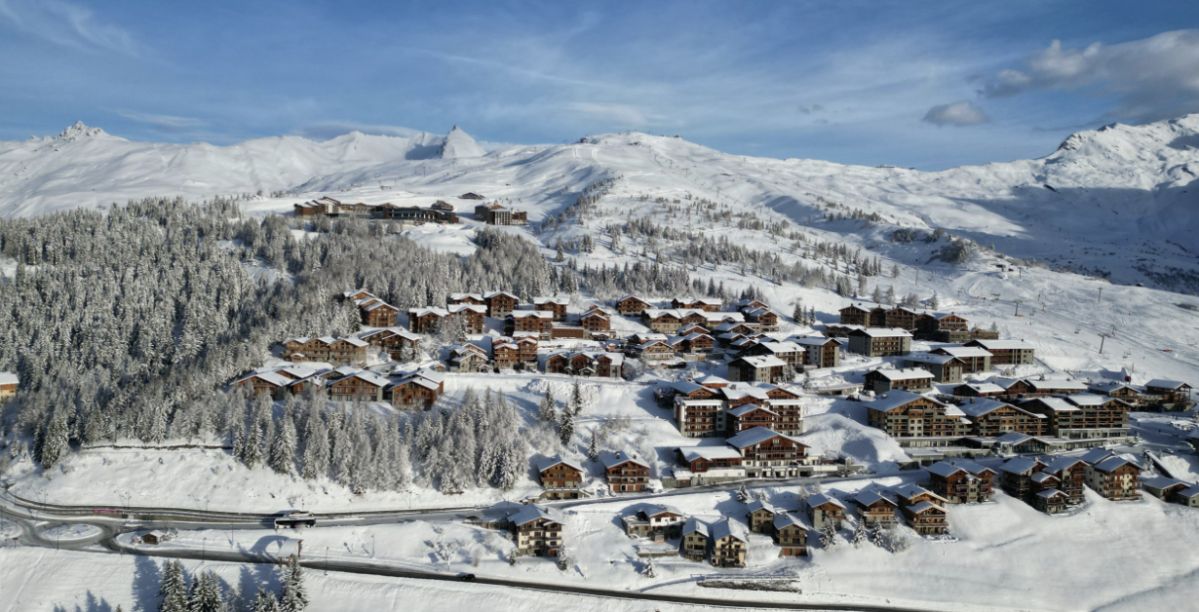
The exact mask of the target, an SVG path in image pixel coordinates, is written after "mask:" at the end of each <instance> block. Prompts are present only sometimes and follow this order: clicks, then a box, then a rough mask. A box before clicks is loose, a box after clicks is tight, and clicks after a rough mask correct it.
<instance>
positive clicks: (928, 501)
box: [895, 485, 949, 535]
mask: <svg viewBox="0 0 1199 612" xmlns="http://www.w3.org/2000/svg"><path fill="white" fill-rule="evenodd" d="M895 496H896V498H897V499H898V500H899V509H900V512H902V513H903V516H904V518H906V519H907V521H908V525H909V526H911V528H912V529H913V530H915V532H916V533H918V534H920V535H944V534H946V533H949V523H948V522H947V521H946V518H947V513H946V511H945V505H946V504H948V503H949V500H947V499H945V498H944V497H941V496H940V495H937V494H936V493H933V492H932V491H929V490H927V489H924V488H921V487H918V486H916V485H911V486H907V487H900V488H898V489H895Z"/></svg>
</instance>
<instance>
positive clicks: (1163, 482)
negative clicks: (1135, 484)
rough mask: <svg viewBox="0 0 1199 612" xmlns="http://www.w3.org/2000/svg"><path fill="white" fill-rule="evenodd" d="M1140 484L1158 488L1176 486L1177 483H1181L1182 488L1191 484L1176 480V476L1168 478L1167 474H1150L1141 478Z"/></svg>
mask: <svg viewBox="0 0 1199 612" xmlns="http://www.w3.org/2000/svg"><path fill="white" fill-rule="evenodd" d="M1141 485H1142V486H1144V487H1146V488H1154V489H1158V490H1161V489H1165V488H1168V487H1177V486H1178V485H1182V486H1183V487H1184V488H1185V487H1189V486H1191V485H1189V484H1187V483H1186V482H1183V481H1181V480H1178V479H1177V478H1170V477H1169V476H1150V477H1149V478H1142V479H1141Z"/></svg>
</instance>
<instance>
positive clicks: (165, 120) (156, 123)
mask: <svg viewBox="0 0 1199 612" xmlns="http://www.w3.org/2000/svg"><path fill="white" fill-rule="evenodd" d="M117 114H118V115H120V116H122V117H124V118H126V119H129V120H132V121H136V122H138V123H144V124H146V125H149V126H151V127H153V128H155V129H158V130H160V131H164V132H175V131H183V130H190V129H194V128H199V127H204V126H205V125H207V122H205V121H203V120H201V119H196V118H194V117H176V116H174V115H156V114H153V113H142V112H138V111H117Z"/></svg>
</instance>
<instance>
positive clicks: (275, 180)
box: [0, 115, 1199, 293]
mask: <svg viewBox="0 0 1199 612" xmlns="http://www.w3.org/2000/svg"><path fill="white" fill-rule="evenodd" d="M1197 146H1199V115H1189V116H1185V117H1182V118H1179V119H1175V120H1171V121H1163V122H1159V123H1154V124H1149V125H1144V126H1135V127H1133V126H1120V125H1117V126H1112V127H1106V128H1103V129H1100V130H1096V131H1087V132H1080V133H1078V134H1075V135H1073V136H1071V137H1070V138H1068V139H1067V140H1066V141H1065V142H1064V143H1063V144H1062V145H1061V147H1060V148H1059V149H1058V150H1057V151H1054V152H1053V153H1051V154H1049V155H1047V156H1046V157H1043V158H1041V159H1036V160H1023V161H1014V162H1009V163H994V164H987V165H984V166H969V167H961V168H954V169H950V170H945V171H941V172H920V171H916V170H905V169H901V168H893V167H880V168H875V167H864V166H846V165H840V164H833V163H829V162H823V161H818V160H796V159H789V160H777V159H767V158H753V157H745V156H736V155H728V154H724V153H720V152H718V151H714V150H712V149H708V148H706V147H702V146H699V145H696V144H693V143H690V142H687V141H685V140H682V139H679V138H668V137H661V136H651V135H647V134H640V133H627V134H606V135H601V136H596V137H589V138H584V139H582V140H581V141H579V142H578V143H576V144H569V145H556V146H525V147H511V148H508V149H504V150H502V151H497V152H495V153H493V154H491V155H483V153H484V150H483V149H482V147H480V146H479V145H478V144H477V143H476V142H475V141H474V140H473V139H471V138H470V136H468V135H467V134H466V133H465V132H463V131H462V130H461V129H460V128H458V127H457V126H455V127H454V129H453V130H452V131H451V132H450V133H449V134H448V135H447V136H445V137H438V136H433V135H430V134H426V133H416V134H414V135H412V136H410V137H407V138H393V137H384V136H366V135H363V134H359V133H352V134H348V135H345V136H341V137H339V138H336V139H333V140H329V141H326V142H321V143H317V142H312V141H308V140H305V139H302V138H297V137H282V138H266V139H261V140H253V141H248V142H245V143H242V144H238V145H233V146H230V147H213V146H211V145H207V144H191V145H163V144H151V143H132V142H128V141H125V140H122V139H119V138H115V137H112V136H109V135H107V134H105V133H104V132H103V131H100V130H96V129H94V128H86V127H84V126H82V125H76V126H73V127H72V128H70V129H68V130H67V131H66V132H64V133H63V134H62V135H60V136H59V137H56V138H46V139H33V140H30V141H26V142H22V143H0V215H6V216H26V215H32V214H39V213H42V212H47V211H52V210H59V209H64V208H72V207H78V206H98V205H102V204H107V203H110V202H112V201H123V200H125V199H128V198H136V197H144V196H149V195H183V196H186V197H191V198H199V197H206V196H211V195H214V194H221V193H233V192H242V193H245V192H255V191H257V190H258V189H264V190H267V191H273V190H289V191H291V192H293V193H295V194H296V195H297V196H298V197H307V196H309V195H318V194H319V195H327V194H332V193H341V194H342V195H343V196H344V197H353V198H362V199H365V200H367V201H370V200H369V198H370V197H371V195H372V194H371V193H370V192H369V189H364V188H365V187H366V186H376V185H384V184H385V185H387V186H388V187H389V189H390V191H387V192H383V193H380V194H376V195H378V198H376V199H377V201H388V200H394V199H396V198H397V197H400V194H397V193H396V191H395V190H402V191H406V192H408V193H409V194H410V195H414V196H421V197H425V196H428V197H433V198H443V197H446V196H448V195H456V194H457V193H462V191H466V190H470V191H476V192H480V193H483V194H485V195H486V196H488V197H489V198H497V199H505V200H508V201H510V202H511V203H512V204H514V205H518V206H519V207H521V208H524V209H527V210H529V211H530V219H531V220H532V221H538V220H541V219H544V218H546V217H547V216H548V215H554V214H557V212H559V211H560V210H561V209H562V208H564V207H565V206H567V205H569V204H570V203H573V200H574V195H577V192H578V190H580V189H581V188H582V187H584V186H586V185H587V184H590V183H591V182H593V181H595V180H597V179H600V178H606V177H621V179H622V189H623V190H624V191H625V192H626V193H628V194H633V195H636V194H641V195H649V196H650V197H651V198H652V197H659V196H661V197H667V198H678V197H684V196H685V195H686V194H692V195H694V196H695V197H697V198H701V197H702V198H706V199H710V200H713V201H716V202H719V203H720V204H722V205H728V206H731V207H733V208H736V209H739V210H758V211H766V210H773V211H776V212H777V213H779V214H780V215H782V216H784V217H786V218H789V219H791V220H794V221H796V222H799V223H802V224H811V223H812V222H814V221H819V220H820V219H821V217H822V216H823V214H824V213H825V212H828V211H829V210H830V209H829V208H828V207H829V205H830V204H832V205H836V206H838V207H839V208H836V209H834V210H833V212H838V213H841V214H849V213H851V212H854V211H859V212H861V213H863V214H867V215H869V214H876V215H879V216H880V217H881V221H880V223H881V224H882V225H881V228H878V229H876V230H874V231H873V233H872V232H871V231H869V230H868V229H867V228H864V227H863V226H862V224H845V225H844V226H843V227H840V228H830V229H833V230H834V231H836V232H838V233H840V234H843V235H845V236H846V237H847V239H850V240H858V239H859V238H861V237H863V236H865V237H868V238H874V239H876V240H880V239H883V238H885V237H886V235H887V233H888V232H887V231H883V230H889V229H894V227H896V226H899V227H913V228H920V229H936V228H940V229H945V230H947V231H950V232H952V233H953V234H955V235H959V236H963V237H967V238H970V239H972V240H974V241H975V242H977V243H978V244H980V245H984V246H992V245H993V246H994V247H995V248H996V250H998V251H999V252H1002V253H1006V254H1009V255H1013V256H1016V257H1020V258H1024V259H1036V260H1043V261H1047V262H1048V263H1050V265H1052V266H1054V267H1056V268H1063V269H1072V270H1078V271H1084V272H1087V273H1089V274H1092V275H1098V276H1107V277H1108V278H1110V279H1111V280H1113V281H1115V282H1120V283H1126V284H1135V283H1138V282H1143V283H1145V284H1146V285H1149V286H1159V287H1163V288H1168V289H1172V290H1175V291H1180V292H1184V293H1191V292H1193V291H1195V290H1196V289H1199V249H1196V248H1195V246H1194V245H1197V244H1199V211H1197V210H1196V207H1197V205H1196V204H1195V202H1196V199H1195V194H1192V193H1190V189H1191V183H1192V181H1194V180H1195V177H1196V176H1197V175H1199V148H1196V147H1197ZM568 192H574V193H568ZM291 203H293V201H292V200H288V201H287V202H276V203H275V204H276V205H277V206H276V207H275V208H273V209H272V210H278V211H285V210H289V209H290V205H291ZM412 203H419V202H412Z"/></svg>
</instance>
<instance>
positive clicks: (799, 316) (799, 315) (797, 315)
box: [791, 300, 807, 325]
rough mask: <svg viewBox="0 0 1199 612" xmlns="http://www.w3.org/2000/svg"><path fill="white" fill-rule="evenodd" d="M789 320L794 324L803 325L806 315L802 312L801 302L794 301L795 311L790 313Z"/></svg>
mask: <svg viewBox="0 0 1199 612" xmlns="http://www.w3.org/2000/svg"><path fill="white" fill-rule="evenodd" d="M791 318H792V319H794V320H795V322H796V323H799V324H800V325H803V324H804V323H805V322H806V319H807V314H806V313H805V312H804V308H803V302H802V301H800V300H796V302H795V310H792V311H791Z"/></svg>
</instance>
